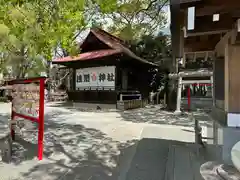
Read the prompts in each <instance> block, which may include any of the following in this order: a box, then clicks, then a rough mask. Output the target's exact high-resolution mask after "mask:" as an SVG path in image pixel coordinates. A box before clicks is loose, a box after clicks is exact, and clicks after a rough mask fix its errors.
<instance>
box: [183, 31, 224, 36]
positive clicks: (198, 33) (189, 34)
mask: <svg viewBox="0 0 240 180" xmlns="http://www.w3.org/2000/svg"><path fill="white" fill-rule="evenodd" d="M228 31H229V29H222V30H215V31H205V32H193V33H187V37H191V36H204V35H213V34H222V33H226V32H228Z"/></svg>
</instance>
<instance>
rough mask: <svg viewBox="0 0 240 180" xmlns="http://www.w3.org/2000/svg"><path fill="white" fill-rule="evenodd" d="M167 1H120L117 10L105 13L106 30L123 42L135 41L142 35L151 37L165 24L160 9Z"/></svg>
mask: <svg viewBox="0 0 240 180" xmlns="http://www.w3.org/2000/svg"><path fill="white" fill-rule="evenodd" d="M167 3H168V0H122V1H120V3H118V5H117V10H116V11H114V12H110V13H105V14H104V15H103V17H104V18H105V19H108V20H109V23H108V25H106V26H107V29H108V31H109V32H111V33H113V34H114V35H116V36H118V37H121V38H122V39H124V40H129V41H131V40H135V39H138V38H140V37H142V36H143V35H152V34H154V33H155V32H156V31H158V30H159V29H160V28H162V27H163V26H164V25H165V23H166V14H165V13H164V12H163V11H162V8H163V7H164V6H165V5H166V4H167Z"/></svg>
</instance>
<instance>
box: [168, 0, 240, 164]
mask: <svg viewBox="0 0 240 180" xmlns="http://www.w3.org/2000/svg"><path fill="white" fill-rule="evenodd" d="M170 9H171V33H172V45H173V56H174V58H173V64H174V65H176V66H175V69H174V70H173V71H175V72H176V71H177V65H178V63H177V62H178V60H179V59H181V60H183V62H184V61H185V60H186V55H187V54H190V53H192V54H197V53H198V54H199V53H201V54H202V55H203V57H206V58H207V56H209V54H211V56H213V58H214V65H213V83H214V88H213V89H214V93H213V94H214V98H213V99H214V104H213V110H212V117H213V119H214V120H215V122H217V123H218V124H219V127H221V128H222V131H217V130H216V129H214V132H215V134H214V138H216V137H217V136H218V138H217V139H219V138H220V137H222V138H221V140H219V141H217V143H219V144H222V145H223V152H222V157H223V160H224V161H225V162H227V163H231V156H230V150H231V148H232V146H233V145H234V144H235V143H236V142H237V141H239V140H240V129H238V128H236V127H240V83H239V74H240V20H239V18H240V11H239V10H240V1H237V0H227V1H226V0H171V3H170ZM183 64H184V63H183ZM218 132H222V135H219V133H218Z"/></svg>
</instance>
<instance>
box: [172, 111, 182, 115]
mask: <svg viewBox="0 0 240 180" xmlns="http://www.w3.org/2000/svg"><path fill="white" fill-rule="evenodd" d="M173 114H174V115H176V116H180V115H181V114H182V111H180V110H179V111H178V110H176V111H174V113H173Z"/></svg>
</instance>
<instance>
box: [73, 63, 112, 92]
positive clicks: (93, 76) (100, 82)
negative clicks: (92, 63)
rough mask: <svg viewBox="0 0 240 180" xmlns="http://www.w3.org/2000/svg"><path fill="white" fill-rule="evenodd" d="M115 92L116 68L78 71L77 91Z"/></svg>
mask: <svg viewBox="0 0 240 180" xmlns="http://www.w3.org/2000/svg"><path fill="white" fill-rule="evenodd" d="M87 89H88V90H109V89H111V90H114V89H115V66H102V67H92V68H83V69H77V70H76V90H87Z"/></svg>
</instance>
